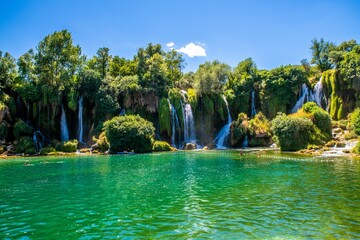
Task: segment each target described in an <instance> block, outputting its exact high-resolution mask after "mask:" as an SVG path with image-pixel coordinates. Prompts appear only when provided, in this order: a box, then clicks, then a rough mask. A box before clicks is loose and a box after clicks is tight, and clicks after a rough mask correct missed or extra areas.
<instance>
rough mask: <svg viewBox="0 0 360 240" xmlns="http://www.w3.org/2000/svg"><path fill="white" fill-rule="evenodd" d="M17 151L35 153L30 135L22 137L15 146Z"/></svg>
mask: <svg viewBox="0 0 360 240" xmlns="http://www.w3.org/2000/svg"><path fill="white" fill-rule="evenodd" d="M15 151H16V152H17V153H25V154H30V155H33V154H35V153H36V147H35V142H34V140H33V139H32V138H31V137H22V138H20V139H19V142H18V144H17V145H16V147H15Z"/></svg>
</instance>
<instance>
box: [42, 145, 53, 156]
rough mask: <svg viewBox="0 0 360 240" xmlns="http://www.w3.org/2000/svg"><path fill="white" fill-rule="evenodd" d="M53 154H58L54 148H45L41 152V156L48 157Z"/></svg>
mask: <svg viewBox="0 0 360 240" xmlns="http://www.w3.org/2000/svg"><path fill="white" fill-rule="evenodd" d="M52 152H56V149H55V148H53V147H44V148H42V149H41V150H40V155H41V156H46V155H48V154H49V153H52Z"/></svg>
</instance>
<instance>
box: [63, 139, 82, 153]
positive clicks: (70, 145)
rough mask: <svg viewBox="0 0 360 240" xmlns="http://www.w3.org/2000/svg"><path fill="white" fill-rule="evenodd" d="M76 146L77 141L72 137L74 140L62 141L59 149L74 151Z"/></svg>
mask: <svg viewBox="0 0 360 240" xmlns="http://www.w3.org/2000/svg"><path fill="white" fill-rule="evenodd" d="M77 147H78V141H77V140H76V139H74V140H70V141H66V142H64V143H63V146H62V148H61V151H63V152H76V149H77Z"/></svg>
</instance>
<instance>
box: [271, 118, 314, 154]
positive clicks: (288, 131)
mask: <svg viewBox="0 0 360 240" xmlns="http://www.w3.org/2000/svg"><path fill="white" fill-rule="evenodd" d="M271 124H272V127H271V130H272V131H273V132H274V139H275V141H276V142H277V143H278V144H279V146H280V149H281V151H297V150H300V149H304V148H306V147H307V146H308V144H309V143H310V142H311V134H312V133H313V132H314V125H313V123H312V122H311V120H309V119H306V118H296V117H289V116H286V115H285V114H283V113H281V114H278V115H277V116H276V118H274V119H273V120H272V122H271Z"/></svg>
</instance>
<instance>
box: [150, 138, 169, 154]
mask: <svg viewBox="0 0 360 240" xmlns="http://www.w3.org/2000/svg"><path fill="white" fill-rule="evenodd" d="M152 150H153V151H154V152H164V151H171V150H172V148H171V146H170V144H169V143H167V142H165V141H155V142H154V145H153V148H152Z"/></svg>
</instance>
